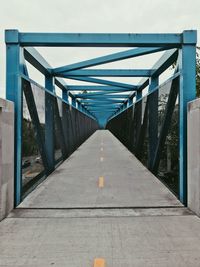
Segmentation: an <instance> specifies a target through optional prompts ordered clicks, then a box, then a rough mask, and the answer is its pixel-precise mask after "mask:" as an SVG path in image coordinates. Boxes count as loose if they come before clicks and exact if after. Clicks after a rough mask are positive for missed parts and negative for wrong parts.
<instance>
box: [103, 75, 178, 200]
mask: <svg viewBox="0 0 200 267" xmlns="http://www.w3.org/2000/svg"><path fill="white" fill-rule="evenodd" d="M178 92H179V77H175V78H174V79H171V80H169V81H168V82H166V83H164V84H163V85H161V86H160V87H158V88H157V90H155V91H152V92H151V93H149V94H148V95H147V96H145V97H143V98H142V99H141V100H139V101H137V102H136V103H135V104H133V105H132V106H130V107H129V108H128V109H127V110H125V111H123V112H121V113H120V114H119V115H117V116H116V117H114V118H112V119H111V120H110V121H109V122H108V124H107V129H109V130H110V131H111V132H112V133H113V134H114V135H115V136H116V137H117V138H118V139H119V140H120V141H121V142H122V143H123V144H124V145H125V146H126V147H127V148H128V149H129V150H130V151H131V152H132V153H133V154H134V155H135V156H136V157H137V158H138V159H139V160H140V161H141V162H142V163H143V164H144V165H145V166H146V167H147V168H148V169H149V170H151V171H152V172H153V173H154V174H155V175H156V176H157V177H158V178H159V179H161V180H162V181H163V182H164V183H165V184H166V185H167V186H168V187H169V188H170V189H171V190H172V191H173V192H174V193H175V194H177V195H178V194H179V191H178V182H179V138H178V136H179V133H178V131H179V98H178ZM152 99H153V100H154V102H153V104H154V106H152ZM155 101H157V102H156V114H154V117H153V120H154V123H153V125H152V123H150V116H151V112H153V109H155ZM152 131H153V135H154V138H152ZM155 140H156V142H155ZM150 147H151V148H152V147H153V154H152V152H150Z"/></svg>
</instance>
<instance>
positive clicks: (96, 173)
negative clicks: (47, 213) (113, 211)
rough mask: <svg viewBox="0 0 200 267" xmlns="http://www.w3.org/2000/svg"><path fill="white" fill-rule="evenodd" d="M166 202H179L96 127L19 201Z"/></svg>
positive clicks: (66, 204)
mask: <svg viewBox="0 0 200 267" xmlns="http://www.w3.org/2000/svg"><path fill="white" fill-rule="evenodd" d="M101 185H102V187H101ZM165 206H181V204H180V202H179V201H178V200H177V199H176V197H175V196H174V195H173V194H172V193H171V192H170V191H169V190H168V189H167V188H166V187H165V186H164V185H163V184H162V183H161V182H160V181H159V180H158V179H157V178H155V177H154V176H153V175H152V174H151V173H150V172H149V171H148V170H147V169H146V168H145V167H144V166H143V165H142V164H141V163H140V162H139V161H138V160H137V159H136V158H135V157H134V156H133V155H132V154H131V153H130V152H129V151H128V150H127V149H126V148H125V147H124V146H123V145H122V144H121V143H120V142H119V141H118V140H117V139H116V138H115V137H114V136H113V135H112V134H111V133H110V132H109V131H97V132H96V133H95V134H94V135H93V136H91V137H90V138H89V139H88V140H87V141H86V142H85V143H84V144H83V145H82V146H81V147H80V148H79V149H78V150H77V151H76V152H75V153H74V154H73V155H72V156H71V157H70V158H69V159H68V160H66V161H65V162H64V163H63V164H62V165H61V166H60V167H59V168H58V169H57V170H56V171H55V172H54V173H53V174H52V175H50V176H49V177H48V179H47V180H46V181H45V182H43V183H42V184H41V185H40V186H39V187H38V188H37V189H36V190H34V192H32V193H31V194H30V195H29V196H28V197H27V198H26V199H25V200H24V201H23V203H22V204H21V205H20V207H28V208H30V207H31V208H33V207H34V208H74V207H75V208H83V207H84V208H86V207H95V208H96V207H165Z"/></svg>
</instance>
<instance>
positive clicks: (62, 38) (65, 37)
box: [6, 30, 196, 47]
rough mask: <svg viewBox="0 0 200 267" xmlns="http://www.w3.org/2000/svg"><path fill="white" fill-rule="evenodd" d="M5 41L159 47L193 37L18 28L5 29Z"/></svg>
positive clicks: (22, 44)
mask: <svg viewBox="0 0 200 267" xmlns="http://www.w3.org/2000/svg"><path fill="white" fill-rule="evenodd" d="M6 32H7V34H6V43H11V42H13V41H14V42H15V43H20V45H21V46H49V47H59V46H60V47H68V46H73V47H152V46H154V47H157V46H158V47H159V46H167V47H168V46H171V47H172V46H173V47H174V46H180V45H181V44H183V43H184V44H190V43H192V44H194V43H195V40H196V39H195V37H196V36H195V34H194V36H193V38H184V37H185V36H184V33H185V32H186V33H187V32H190V33H191V35H192V31H184V32H183V33H181V34H180V33H169V34H162V33H156V34H154V33H144V34H139V33H96V34H94V33H30V32H19V31H18V30H8V31H6ZM193 39H195V40H193Z"/></svg>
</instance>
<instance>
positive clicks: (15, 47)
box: [6, 32, 23, 205]
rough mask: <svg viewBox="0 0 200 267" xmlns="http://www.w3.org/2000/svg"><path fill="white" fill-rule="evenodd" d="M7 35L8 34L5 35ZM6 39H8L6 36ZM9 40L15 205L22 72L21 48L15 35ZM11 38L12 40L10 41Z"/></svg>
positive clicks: (17, 200) (19, 181) (18, 184)
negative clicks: (13, 134) (13, 127)
mask: <svg viewBox="0 0 200 267" xmlns="http://www.w3.org/2000/svg"><path fill="white" fill-rule="evenodd" d="M7 34H8V33H7ZM6 37H8V36H7V35H6ZM9 38H10V39H11V40H12V41H13V42H14V41H15V42H16V43H12V44H8V45H7V51H6V52H7V56H6V98H7V99H8V100H11V101H13V102H14V103H15V148H14V150H15V155H14V160H15V164H14V165H15V166H14V167H15V170H14V179H15V180H14V184H15V205H18V204H19V203H20V202H21V195H22V169H21V166H22V157H21V155H22V147H21V143H22V108H23V107H22V90H21V78H20V73H22V72H23V56H22V48H21V47H20V46H19V44H18V43H17V40H16V39H15V38H17V36H16V33H15V32H14V35H12V34H10V36H9ZM12 38H13V39H12Z"/></svg>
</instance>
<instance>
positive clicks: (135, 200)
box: [0, 131, 200, 267]
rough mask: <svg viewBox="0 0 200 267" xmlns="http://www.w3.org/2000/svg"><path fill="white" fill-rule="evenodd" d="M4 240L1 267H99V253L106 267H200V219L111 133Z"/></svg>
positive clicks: (82, 154) (45, 191)
mask: <svg viewBox="0 0 200 267" xmlns="http://www.w3.org/2000/svg"><path fill="white" fill-rule="evenodd" d="M102 148H103V151H102ZM101 158H102V160H101ZM100 176H103V177H104V179H105V181H104V187H102V188H99V187H98V185H99V184H98V178H99V177H100ZM132 206H135V207H136V208H131V207H132ZM73 207H74V208H73ZM77 207H80V209H78V208H77ZM88 207H90V208H88ZM100 207H101V208H100ZM102 207H104V208H102ZM111 207H112V208H111ZM125 207H126V208H125ZM0 237H1V238H0V267H15V266H18V267H22V266H23V267H47V266H56V267H82V266H84V267H85V266H89V267H95V266H94V260H95V258H103V259H104V260H105V263H106V266H105V267H156V266H157V267H199V266H200V219H199V218H198V217H197V216H195V215H194V214H193V213H192V212H191V211H190V210H189V209H187V208H185V207H183V206H182V205H181V204H180V203H179V201H178V200H177V199H176V198H175V197H174V196H173V195H172V193H171V192H169V191H168V189H167V188H166V187H165V186H164V185H162V183H160V182H159V181H158V180H157V178H156V177H154V176H153V175H151V174H150V173H149V172H148V171H147V169H146V168H145V167H144V166H143V165H142V164H141V163H140V162H139V161H138V160H137V159H135V157H134V156H133V155H131V153H130V152H128V151H127V149H126V148H125V147H124V146H123V145H122V144H121V143H120V142H119V141H118V140H117V139H116V138H114V137H113V136H112V135H111V134H110V133H109V132H107V131H98V132H96V133H95V134H94V135H93V136H92V137H91V138H90V139H89V140H87V142H86V143H84V144H83V145H82V146H81V147H80V148H79V150H78V151H76V152H75V153H74V154H73V155H72V156H71V157H70V159H69V160H68V161H66V162H65V163H64V164H63V165H61V166H60V167H59V168H58V169H57V170H56V171H55V172H54V173H53V174H52V175H51V176H50V177H49V178H48V179H47V180H46V181H45V182H43V183H42V184H41V185H40V186H38V188H37V189H36V190H35V191H34V192H32V193H31V194H30V195H29V196H28V197H27V198H26V199H25V200H24V202H23V203H22V204H21V205H20V208H17V209H15V210H13V211H12V212H11V213H10V214H9V216H8V217H7V218H6V219H4V220H3V221H2V222H1V223H0Z"/></svg>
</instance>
